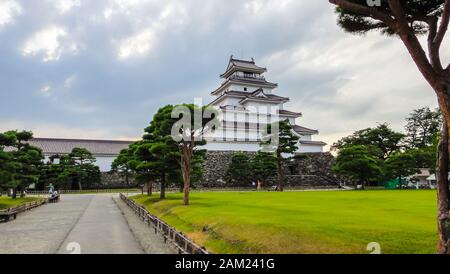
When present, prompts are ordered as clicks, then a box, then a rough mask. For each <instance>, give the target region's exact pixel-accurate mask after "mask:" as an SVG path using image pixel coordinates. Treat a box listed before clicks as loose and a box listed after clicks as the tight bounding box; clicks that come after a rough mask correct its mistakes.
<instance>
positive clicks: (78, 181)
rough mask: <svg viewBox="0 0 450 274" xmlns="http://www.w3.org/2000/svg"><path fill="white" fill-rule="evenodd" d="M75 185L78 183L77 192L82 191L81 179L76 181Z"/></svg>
mask: <svg viewBox="0 0 450 274" xmlns="http://www.w3.org/2000/svg"><path fill="white" fill-rule="evenodd" d="M77 183H78V189H79V190H83V187H82V186H81V179H80V178H78V179H77Z"/></svg>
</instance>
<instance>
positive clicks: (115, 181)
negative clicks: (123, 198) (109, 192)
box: [101, 172, 136, 188]
mask: <svg viewBox="0 0 450 274" xmlns="http://www.w3.org/2000/svg"><path fill="white" fill-rule="evenodd" d="M135 185H136V183H135V181H134V179H133V178H130V179H129V185H127V183H126V179H125V176H122V175H120V174H117V173H110V172H102V175H101V186H108V187H124V188H125V187H128V186H130V187H131V186H135Z"/></svg>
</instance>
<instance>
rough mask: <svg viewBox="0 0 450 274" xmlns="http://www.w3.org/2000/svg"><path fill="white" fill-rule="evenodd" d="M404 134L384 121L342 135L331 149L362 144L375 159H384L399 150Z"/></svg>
mask: <svg viewBox="0 0 450 274" xmlns="http://www.w3.org/2000/svg"><path fill="white" fill-rule="evenodd" d="M404 137H405V135H404V134H403V133H400V132H396V131H394V130H393V129H391V128H390V126H389V125H388V124H386V123H384V124H379V125H378V126H377V127H375V128H366V129H363V130H358V131H356V132H355V133H353V134H352V135H350V136H348V137H344V138H342V139H341V140H339V141H338V142H336V143H335V144H334V145H333V149H335V150H340V149H343V148H345V147H347V146H355V145H362V146H365V147H366V148H367V149H368V151H369V153H370V154H371V155H373V156H375V157H376V158H377V159H380V160H385V159H387V158H388V157H389V155H390V154H392V153H394V152H397V151H400V149H401V148H402V141H403V138H404Z"/></svg>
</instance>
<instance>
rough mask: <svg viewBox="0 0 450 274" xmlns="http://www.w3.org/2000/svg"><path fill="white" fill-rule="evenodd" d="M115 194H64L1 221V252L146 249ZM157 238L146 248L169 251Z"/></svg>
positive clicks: (32, 252) (136, 252) (46, 252)
mask: <svg viewBox="0 0 450 274" xmlns="http://www.w3.org/2000/svg"><path fill="white" fill-rule="evenodd" d="M112 196H116V197H117V195H111V194H108V195H81V194H80V195H62V199H61V202H60V203H57V204H47V205H44V206H41V207H39V208H36V209H34V210H32V211H30V212H26V213H23V214H20V215H19V216H18V217H17V220H15V221H12V222H8V223H1V224H0V253H1V254H11V253H13V254H14V253H25V254H36V253H37V254H54V253H72V252H73V251H75V252H76V251H77V250H78V247H79V248H80V249H81V250H79V251H81V253H83V254H97V253H101V254H139V253H144V249H143V248H142V246H141V244H140V242H143V241H142V240H140V241H138V240H136V238H135V237H134V235H133V233H132V232H131V230H130V227H129V226H128V223H127V221H126V219H125V218H124V215H123V214H122V212H121V211H120V210H119V208H118V206H117V204H116V203H115V202H114V201H113V199H112ZM135 218H136V219H137V217H135ZM131 223H132V222H131ZM138 234H139V233H138ZM153 240H154V241H155V242H154V246H155V247H154V249H151V248H149V247H148V246H146V247H145V250H152V251H153V252H155V253H167V249H166V248H162V249H159V248H158V246H160V244H161V243H162V240H161V239H159V238H154V239H152V240H151V241H152V242H153ZM152 242H149V243H148V244H147V245H149V246H151V245H152ZM72 248H74V249H72ZM68 249H69V250H70V251H68Z"/></svg>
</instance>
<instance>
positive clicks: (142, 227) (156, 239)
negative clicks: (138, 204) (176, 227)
mask: <svg viewBox="0 0 450 274" xmlns="http://www.w3.org/2000/svg"><path fill="white" fill-rule="evenodd" d="M113 199H114V201H115V202H116V204H117V206H118V207H119V209H120V210H121V211H122V214H123V215H124V217H125V219H126V220H127V222H128V225H129V227H130V229H131V231H132V232H133V234H134V235H135V237H136V239H138V241H139V243H140V244H141V246H142V247H143V248H144V250H145V252H146V253H147V254H177V250H176V249H174V248H173V247H171V246H170V245H168V244H165V243H164V241H163V239H162V237H161V236H160V235H156V234H155V230H154V229H152V228H150V227H149V226H148V225H147V224H145V223H144V222H143V221H142V220H140V219H139V218H138V217H137V215H136V214H135V213H134V211H133V210H131V209H130V207H129V206H127V205H126V204H125V203H124V202H123V201H122V200H121V199H120V198H119V197H114V198H113Z"/></svg>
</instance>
